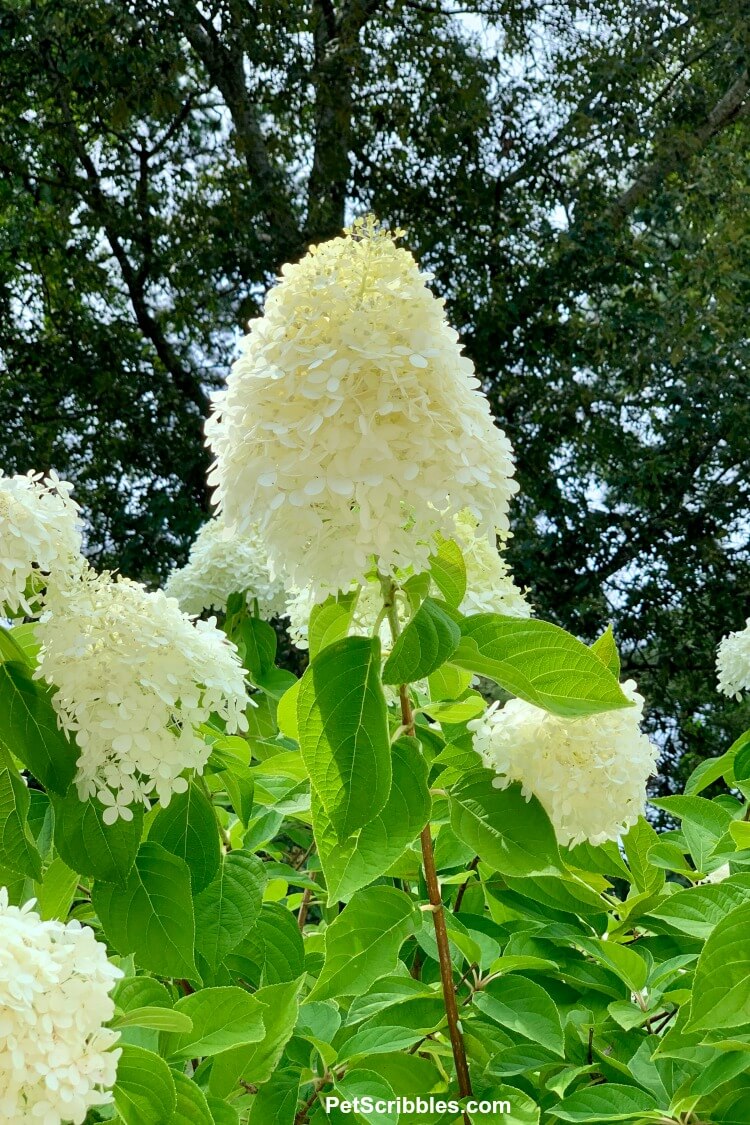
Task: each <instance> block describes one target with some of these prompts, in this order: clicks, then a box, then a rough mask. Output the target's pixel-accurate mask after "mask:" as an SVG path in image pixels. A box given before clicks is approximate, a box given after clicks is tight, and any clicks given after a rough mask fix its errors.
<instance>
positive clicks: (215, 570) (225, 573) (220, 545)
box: [164, 519, 286, 621]
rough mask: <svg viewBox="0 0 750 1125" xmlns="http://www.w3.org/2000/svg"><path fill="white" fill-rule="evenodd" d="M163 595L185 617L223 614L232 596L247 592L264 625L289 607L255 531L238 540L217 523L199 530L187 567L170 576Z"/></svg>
mask: <svg viewBox="0 0 750 1125" xmlns="http://www.w3.org/2000/svg"><path fill="white" fill-rule="evenodd" d="M164 590H165V593H166V594H168V595H169V597H172V598H177V601H178V602H179V603H180V608H181V609H182V610H184V612H185V613H201V612H202V611H203V610H204V609H213V610H216V611H217V612H220V611H222V610H225V609H226V606H227V598H228V597H229V596H230V594H241V593H245V592H247V597H248V602H250V601H252V599H253V598H255V599H256V600H257V602H258V612H259V614H260V616H261V617H262V618H264V619H265V620H266V621H269V620H270V619H271V618H272V617H279V616H280V615H281V614H282V613H283V612H284V608H285V605H286V592H285V590H284V586H283V584H282V583H281V582H280V581H279V580H278V579H277V578H273V577H272V576H271V573H270V570H269V567H268V558H267V556H266V551H265V547H264V545H263V542H262V540H261V538H260V535H259V534H258V531H257V526H256V527H253V528H252V529H251V534H250V535H247V536H239V535H236V534H234V532H233V531H231V530H230V529H229V528H227V527H226V526H225V525H224V524H223V523H222V522H221V521H220V520H215V519H214V520H209V521H208V522H207V523H205V524H204V525H203V527H202V528H201V529H200V531H199V532H198V535H197V536H196V539H195V542H194V543H193V545H192V547H191V548H190V556H189V558H188V561H187V564H186V565H185V566H183V567H181V568H180V569H179V570H175V571H173V573H172V574H170V576H169V579H168V580H167V583H166V586H165V587H164Z"/></svg>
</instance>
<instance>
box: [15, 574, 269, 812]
mask: <svg viewBox="0 0 750 1125" xmlns="http://www.w3.org/2000/svg"><path fill="white" fill-rule="evenodd" d="M38 635H39V640H40V641H41V643H42V648H41V651H40V653H39V667H38V669H37V671H36V673H35V675H36V676H37V677H38V678H43V679H44V680H46V681H47V683H49V684H52V685H54V688H55V692H54V695H53V703H54V707H55V710H56V711H57V714H58V719H59V721H60V724H61V725H62V727H63V728H64V729H65V730H66V731H67V732H68V733H70V734H74V735H75V738H76V742H77V744H78V747H79V750H80V757H79V758H78V762H77V765H78V771H77V773H76V777H75V781H76V785H77V787H78V794H79V796H80V798H81V800H86V799H87V798H88V797H91V796H93V795H94V794H95V795H96V796H97V797H98V798H99V800H101V801H102V802H103V803H104V804H105V805H107V806H108V807H107V810H106V812H105V814H104V819H105V821H106V822H107V823H108V824H111V823H113V822H114V821H115V820H116V819H117V818H118V816H119V817H122V818H123V819H126V820H130V819H132V815H133V814H132V811H131V809H130V808H129V806H130V805H132V804H133V803H134V802H137V801H142V802H143V803H144V804H145V805H146V807H149V803H150V801H149V798H150V797H151V796H152V795H153V794H154V793H155V794H156V795H157V796H158V798H159V800H160V801H161V802H162V804H164V805H166V804H168V803H169V800H170V797H171V795H172V794H173V793H182V792H184V791H185V790H186V788H187V781H186V779H185V778H184V777H183V776H182V774H183V771H185V770H196V771H197V772H198V773H202V772H203V768H204V766H205V764H206V762H207V760H208V757H209V755H210V747H209V746H208V745H207V744H206V742H205V741H204V739H203V738H202V737H201V735H200V733H199V731H198V729H197V728H198V727H199V725H200V724H201V723H204V722H206V720H208V718H209V717H210V716H211V714H212V713H215V714H217V715H218V716H220V717H221V718H222V719H223V720H224V722H225V724H226V730H227V731H228V732H229V733H232V732H235V731H238V730H246V729H247V719H246V717H245V709H246V708H247V706H248V702H249V700H248V697H247V690H246V686H245V674H244V671H243V669H242V665H241V663H240V660H239V657H238V655H237V649H236V647H235V646H234V645H233V644H232V643H231V641H229V640H228V638H227V637H226V636H225V635H224V633H222V632H221V631H220V630H219V629H217V627H216V621H215V619H214V618H211V619H210V620H208V621H201V620H196V621H194V620H192V619H191V618H190V617H188V616H187V615H186V614H184V613H182V612H181V610H180V608H179V605H178V603H177V601H176V599H175V598H169V597H167V595H166V594H165V593H164V591H162V590H158V591H156V592H155V593H150V592H149V591H148V590H146V589H145V588H144V587H143V586H141V585H140V584H139V583H137V582H131V581H129V580H128V579H127V578H118V579H117V580H114V579H113V578H112V576H111V575H109V574H107V573H104V574H101V575H97V574H95V573H94V571H92V570H90V569H88V568H86V569H84V568H82V569H81V570H80V573H79V574H78V575H77V576H76V577H75V578H74V579H72V580H70V581H69V582H68V583H66V584H65V585H64V586H61V587H59V588H55V590H54V591H53V593H52V594H51V596H50V599H49V602H48V611H47V612H46V613H45V614H44V615H43V617H42V619H41V621H40V624H39V629H38Z"/></svg>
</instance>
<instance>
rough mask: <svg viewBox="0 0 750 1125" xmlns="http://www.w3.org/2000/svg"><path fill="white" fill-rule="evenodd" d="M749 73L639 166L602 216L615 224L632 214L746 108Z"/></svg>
mask: <svg viewBox="0 0 750 1125" xmlns="http://www.w3.org/2000/svg"><path fill="white" fill-rule="evenodd" d="M748 93H750V75H749V74H748V71H747V70H744V71H743V72H742V74H741V75H740V76H739V78H737V79H736V81H735V82H733V83H732V85H731V86H730V87H729V89H728V90H727V92H726V93H725V94H724V96H723V97H722V98H720V99H719V101H718V102H717V103H716V105H715V106H714V107H713V109H712V110H711V111H710V113H709V114H708V116H707V117H706V120H705V121H704V122H703V123H702V124H701V125H699V126H698V127H697V128H696V129H693V130H692V131H691V132H688V133H685V134H684V135H678V136H676V137H673V138H672V139H671V141H669V142H667V143H665V144H664V145H663V146H662V150H661V152H659V153H658V154H657V155H656V156H655V158H654V159H653V160H652V161H651V162H650V163H649V164H647V165H646V166H645V167H644V168H642V169H641V171H640V173H639V174H638V175H637V176H636V178H635V179H634V180H633V182H632V184H631V185H630V187H629V188H628V189H627V190H626V191H624V192H623V193H622V195H620V196H619V197H618V198H617V199H616V200H615V201H614V203H612V204H611V205H610V206H609V207H608V208H607V211H606V212H605V219H606V220H607V221H608V222H610V223H614V224H615V225H618V224H620V223H622V222H623V221H624V219H626V218H627V216H628V215H629V214H631V213H632V212H633V211H634V210H635V209H636V207H638V205H639V204H640V203H642V202H643V200H644V199H645V198H646V196H647V195H648V194H649V192H650V191H651V190H652V189H653V188H654V187H655V186H656V185H657V184H658V183H659V182H661V181H662V180H664V179H665V178H666V177H667V176H668V175H669V174H670V173H671V172H675V171H677V169H678V168H682V167H684V166H685V164H686V162H687V161H689V160H690V158H691V157H692V156H695V154H696V153H698V152H700V151H701V150H702V149H704V148H705V147H706V145H707V144H708V143H709V141H710V140H712V138H713V137H715V136H716V135H717V133H720V132H721V131H722V129H725V128H726V127H727V126H728V125H731V124H732V123H733V122H734V121H736V120H737V119H738V117H740V116H742V115H744V114H745V113H747V111H748V100H747V99H748Z"/></svg>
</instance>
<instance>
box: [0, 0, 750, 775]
mask: <svg viewBox="0 0 750 1125" xmlns="http://www.w3.org/2000/svg"><path fill="white" fill-rule="evenodd" d="M749 42H750V4H747V3H733V2H730V3H727V2H723V3H711V2H708V0H702V2H677V3H674V4H672V5H670V6H669V7H668V8H665V7H663V6H657V5H643V4H641V3H638V2H636V0H618V2H617V3H610V2H608V0H605V2H597V3H587V2H575V0H556V2H554V3H545V2H541V0H539V2H538V0H517V2H514V0H504V2H498V3H493V2H492V0H473V2H472V0H465V2H461V0H455V3H452V4H450V3H447V2H446V0H431V2H424V3H423V2H420V0H256V2H254V3H253V2H248V0H206V2H205V3H203V4H196V3H193V2H191V0H172V2H165V0H138V2H133V0H130V2H122V0H118V2H116V3H115V2H107V0H75V3H74V2H73V0H34V2H29V0H15V2H12V0H4V3H3V4H2V5H1V6H0V84H1V86H0V95H1V96H0V171H1V172H2V184H1V185H0V389H1V390H2V393H0V464H1V465H2V467H3V468H4V470H5V471H6V472H14V471H25V470H26V469H27V468H29V467H31V466H33V467H35V468H39V469H47V468H49V467H55V468H56V469H58V471H59V472H61V473H62V474H64V475H66V476H67V477H69V478H70V479H72V480H73V481H74V482H75V485H76V490H77V495H78V498H79V500H80V501H81V502H82V503H83V505H84V509H85V515H86V518H87V522H88V553H89V555H90V556H91V558H92V559H93V560H94V561H95V562H96V563H97V564H98V565H100V566H105V565H106V566H116V567H119V568H120V569H121V570H122V571H124V572H125V573H127V574H129V575H131V576H133V577H139V578H142V579H144V580H145V581H147V582H149V583H155V582H158V581H159V580H161V579H162V578H163V577H164V575H165V574H166V573H167V571H168V570H169V568H170V566H171V565H172V564H173V563H174V562H181V561H183V560H184V558H185V556H186V553H187V549H188V546H189V544H190V542H191V539H192V537H193V535H194V533H195V531H196V529H197V527H198V526H199V525H200V523H201V522H203V520H204V519H205V517H206V513H207V511H208V510H209V497H208V495H207V492H206V488H205V470H206V467H207V456H206V453H205V450H204V447H203V439H202V422H203V418H204V416H205V414H206V411H207V409H208V403H209V396H210V393H211V391H212V390H213V389H215V388H216V387H218V386H220V385H221V383H222V381H223V379H224V377H225V375H226V372H227V370H228V367H229V365H230V363H231V361H232V358H233V355H234V354H235V350H236V344H237V339H238V337H239V334H240V332H241V331H242V329H243V327H244V325H245V324H246V322H247V320H248V319H249V318H250V317H252V316H255V315H257V314H258V313H259V311H260V310H261V308H262V301H263V295H264V293H265V291H266V290H267V288H268V287H269V285H270V284H271V283H272V282H273V279H274V277H275V275H276V274H277V272H278V270H279V268H280V267H281V265H282V264H283V263H284V262H285V261H289V260H293V259H295V258H297V257H298V256H299V255H300V254H301V253H303V252H304V250H305V248H306V246H307V245H308V244H309V243H310V242H311V241H315V240H318V239H321V238H325V237H329V236H331V235H332V234H334V233H336V232H337V231H338V230H339V229H340V228H341V226H342V225H343V224H344V222H345V221H347V220H348V219H350V218H351V217H352V216H353V215H354V214H356V213H360V212H362V211H364V210H366V209H368V208H371V209H373V210H374V211H375V212H376V213H377V214H378V215H379V216H381V217H382V218H384V219H386V220H387V221H389V222H390V223H392V224H399V225H402V226H404V227H406V228H407V230H408V232H409V234H408V240H409V244H410V246H411V247H412V248H413V249H414V251H415V253H416V254H417V255H418V257H419V258H420V260H421V261H422V263H423V264H424V266H425V267H426V268H428V269H430V270H431V271H432V272H433V273H434V275H435V279H434V286H435V289H436V291H437V292H439V293H440V294H441V295H443V296H444V297H445V299H446V302H447V307H448V311H449V315H450V318H451V320H452V321H453V323H454V324H455V325H456V326H457V327H458V328H459V329H460V331H461V333H462V335H463V338H464V340H465V342H466V348H467V351H468V352H469V354H470V355H471V357H472V359H473V360H474V362H475V363H476V365H477V368H478V371H479V373H480V374H481V376H482V378H483V380H484V382H485V386H486V389H487V391H488V394H489V395H490V398H491V401H492V404H493V408H494V410H495V413H496V415H497V417H498V419H499V421H500V423H501V424H502V426H503V427H504V428H505V429H506V430H507V431H508V433H509V434H510V436H511V438H512V440H513V444H514V446H515V449H516V451H517V457H518V475H519V479H520V483H521V492H520V497H519V499H518V501H517V502H516V504H515V509H514V517H513V526H514V532H515V535H514V538H513V540H512V541H511V545H510V553H511V556H512V562H513V566H514V570H515V573H516V576H517V579H518V580H519V582H520V583H521V584H523V585H527V586H528V587H530V588H531V591H532V597H533V600H534V603H535V605H536V607H537V608H538V610H539V612H540V613H541V614H543V615H544V616H546V617H548V618H551V619H553V620H557V621H558V622H559V623H560V624H563V625H565V626H566V627H568V628H570V629H572V630H573V631H574V632H577V633H578V634H579V635H581V636H582V637H584V638H586V639H589V640H591V639H593V638H594V637H595V636H596V635H597V633H598V632H599V631H601V628H602V627H603V625H604V624H605V623H606V622H607V621H608V620H612V621H613V623H614V626H615V630H616V634H617V636H618V639H619V641H620V644H621V646H622V648H623V654H624V670H625V672H626V673H627V674H628V675H633V676H634V677H635V678H636V679H637V680H638V682H639V686H640V687H641V689H642V690H643V691H644V693H645V695H646V696H647V700H648V703H649V707H650V722H651V723H652V725H653V726H654V728H655V729H657V730H659V732H660V736H661V738H662V740H663V743H664V746H665V765H664V776H663V777H662V778H661V780H660V782H659V784H660V786H661V788H663V789H665V788H666V789H669V788H672V787H674V786H676V785H677V784H678V783H679V777H680V776H682V775H684V772H685V770H686V769H688V768H690V767H691V766H692V765H694V764H695V759H696V758H699V757H702V756H704V755H707V754H714V753H717V752H719V751H721V750H723V749H725V748H726V746H727V744H728V741H729V740H731V739H732V737H733V736H734V735H735V734H736V733H738V732H739V730H740V729H743V728H744V727H745V726H748V725H750V714H749V713H748V707H747V705H745V706H744V707H738V706H737V705H736V704H734V703H727V702H725V701H723V700H722V699H721V698H720V697H718V696H717V694H716V692H715V688H714V683H715V678H714V671H713V660H714V651H715V646H716V643H717V641H718V639H719V638H720V636H721V635H722V633H724V632H726V631H728V630H729V629H736V628H739V627H741V625H742V623H743V620H744V618H745V616H747V614H748V613H749V612H750V598H749V596H748V590H749V588H750V583H749V581H748V578H749V576H750V553H749V551H748V526H750V524H749V516H750V513H749V512H748V466H750V397H749V395H748V391H749V390H750V379H749V378H748V339H747V330H746V310H747V305H748V278H749V277H750V217H749V216H750V206H749V204H750V185H749V184H748V162H747V155H748V151H747V150H748V140H749V139H750V131H749V123H748V107H750V79H749V78H748V71H747V65H748V44H749Z"/></svg>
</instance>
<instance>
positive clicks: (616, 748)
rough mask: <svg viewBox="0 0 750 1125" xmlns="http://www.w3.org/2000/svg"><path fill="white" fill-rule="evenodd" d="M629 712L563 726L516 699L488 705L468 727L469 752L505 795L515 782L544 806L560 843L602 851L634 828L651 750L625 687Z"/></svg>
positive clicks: (633, 694) (639, 708)
mask: <svg viewBox="0 0 750 1125" xmlns="http://www.w3.org/2000/svg"><path fill="white" fill-rule="evenodd" d="M622 689H623V692H624V693H625V695H626V696H627V697H628V699H631V700H632V701H633V702H634V703H635V706H634V707H627V708H622V709H621V710H618V711H605V712H603V713H602V714H599V715H587V716H583V717H581V718H575V719H569V718H560V717H558V716H557V715H551V714H549V713H548V712H546V711H543V710H542V709H541V708H539V707H535V706H533V704H531V703H526V702H525V701H524V700H522V699H511V700H509V701H508V702H507V703H506V704H505V705H504V706H503V707H502V708H498V704H496V703H495V704H493V705H492V706H491V707H490V708H489V710H488V711H487V712H486V713H485V714H484V715H483V716H482V717H481V718H479V719H474V720H473V721H472V722H470V723H469V724H468V725H469V728H470V729H471V730H472V731H473V732H474V748H475V749H476V750H477V752H478V753H479V754H480V755H481V756H482V758H483V760H484V762H485V764H486V765H487V766H489V767H490V768H491V769H493V770H495V772H496V773H497V774H498V775H499V776H498V778H496V779H495V782H494V784H495V785H496V786H497V787H498V788H499V789H505V788H506V787H507V786H508V785H510V784H511V782H513V781H520V782H521V786H522V792H523V794H524V796H525V797H526V798H527V799H529V798H530V797H531V796H532V795H533V796H535V797H537V798H538V800H539V801H540V802H541V804H542V805H543V806H544V808H545V810H546V812H547V815H548V816H549V818H550V820H551V821H552V824H553V826H554V829H555V832H556V834H557V838H558V840H559V841H560V843H561V844H579V843H581V842H582V841H583V840H589V841H590V842H591V843H592V844H603V843H604V841H605V840H616V839H617V838H618V836H619V835H620V834H621V833H623V832H625V831H627V828H628V827H629V826H630V825H632V824H635V822H636V820H637V819H638V817H639V815H640V814H641V813H642V812H643V807H644V802H645V798H646V782H647V780H648V778H649V777H650V775H651V774H652V773H653V771H654V768H655V766H656V762H657V759H658V750H657V748H656V747H655V746H654V745H653V744H652V743H651V742H650V741H649V739H648V738H647V737H646V735H645V734H643V732H642V731H641V729H640V720H641V716H642V713H643V697H642V696H640V695H639V694H638V692H637V691H636V690H635V683H634V682H633V681H632V680H626V681H625V683H624V684H623V685H622Z"/></svg>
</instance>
